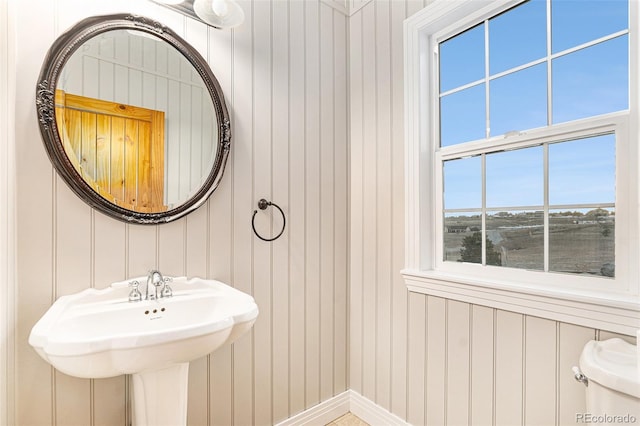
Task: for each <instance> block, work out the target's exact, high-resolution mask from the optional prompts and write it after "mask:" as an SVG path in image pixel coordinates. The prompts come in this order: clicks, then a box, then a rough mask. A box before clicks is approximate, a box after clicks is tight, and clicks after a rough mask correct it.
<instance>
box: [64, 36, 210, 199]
mask: <svg viewBox="0 0 640 426" xmlns="http://www.w3.org/2000/svg"><path fill="white" fill-rule="evenodd" d="M58 88H59V89H62V90H64V91H65V92H67V93H73V94H76V95H81V96H85V97H89V98H98V99H102V100H105V101H110V102H117V103H122V104H126V105H132V106H138V107H143V108H149V109H154V110H159V111H164V113H165V173H164V176H165V185H164V188H165V191H164V200H165V204H166V205H167V206H168V208H169V209H171V208H174V207H176V206H179V205H180V204H182V203H184V202H185V201H186V200H187V199H189V198H190V197H191V196H192V195H193V193H195V192H196V191H197V190H198V189H200V188H201V187H202V184H203V182H204V181H205V180H206V178H207V176H208V175H209V172H210V170H211V168H212V167H213V162H214V160H215V156H216V147H217V141H218V126H217V121H216V117H215V112H214V108H213V103H212V101H211V97H210V96H209V93H208V92H207V89H206V87H205V85H204V82H203V81H202V79H201V77H200V76H199V75H198V73H197V72H196V70H195V69H194V68H193V66H192V65H191V64H190V63H189V61H187V59H186V58H184V57H183V56H182V54H181V53H180V52H179V51H177V50H176V49H174V48H173V47H171V46H170V45H168V44H167V43H165V42H164V41H162V40H160V39H157V38H156V37H154V36H152V35H150V34H147V33H144V32H141V31H125V30H118V31H109V32H106V33H103V34H101V35H99V36H97V37H94V38H92V39H91V40H89V41H87V42H86V43H85V44H84V45H83V46H81V47H80V48H79V49H78V51H77V52H76V53H74V55H73V56H72V57H71V58H70V59H69V61H68V63H67V64H66V65H65V68H64V70H63V72H62V73H61V77H60V81H59V82H58Z"/></svg>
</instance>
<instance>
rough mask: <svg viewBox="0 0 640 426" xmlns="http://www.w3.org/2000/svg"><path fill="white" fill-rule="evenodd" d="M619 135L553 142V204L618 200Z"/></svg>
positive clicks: (551, 158)
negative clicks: (617, 145)
mask: <svg viewBox="0 0 640 426" xmlns="http://www.w3.org/2000/svg"><path fill="white" fill-rule="evenodd" d="M615 149H616V141H615V135H613V134H610V135H602V136H596V137H592V138H586V139H580V140H576V141H570V142H561V143H555V144H551V145H549V203H550V204H551V205H554V204H556V205H557V204H564V205H566V204H593V203H599V204H600V203H613V202H615V182H616V176H615V170H616V169H615V167H616V158H615Z"/></svg>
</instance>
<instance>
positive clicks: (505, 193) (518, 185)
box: [486, 146, 543, 207]
mask: <svg viewBox="0 0 640 426" xmlns="http://www.w3.org/2000/svg"><path fill="white" fill-rule="evenodd" d="M486 176H487V177H486V180H487V183H486V185H487V190H486V192H487V195H486V196H487V207H505V206H513V207H516V206H538V205H542V202H543V161H542V147H541V146H536V147H532V148H525V149H517V150H514V151H506V152H498V153H495V154H488V155H487V157H486Z"/></svg>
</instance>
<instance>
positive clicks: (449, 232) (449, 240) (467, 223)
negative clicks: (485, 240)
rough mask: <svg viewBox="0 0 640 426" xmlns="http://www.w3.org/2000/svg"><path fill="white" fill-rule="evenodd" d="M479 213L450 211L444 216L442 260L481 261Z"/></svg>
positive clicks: (480, 222)
mask: <svg viewBox="0 0 640 426" xmlns="http://www.w3.org/2000/svg"><path fill="white" fill-rule="evenodd" d="M481 229H482V219H481V217H480V213H450V214H447V215H445V218H444V233H443V235H444V260H445V261H452V262H470V263H481V262H482V244H481V241H482V236H481V235H482V233H481V232H480V231H481Z"/></svg>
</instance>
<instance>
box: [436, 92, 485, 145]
mask: <svg viewBox="0 0 640 426" xmlns="http://www.w3.org/2000/svg"><path fill="white" fill-rule="evenodd" d="M484 87H485V86H484V84H480V85H478V86H473V87H470V88H468V89H465V90H461V91H459V92H455V93H452V94H450V95H447V96H443V97H442V98H441V99H440V145H441V146H449V145H453V144H456V143H461V142H468V141H472V140H477V139H483V138H484V137H485V128H486V119H485V111H486V108H485V95H484Z"/></svg>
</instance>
